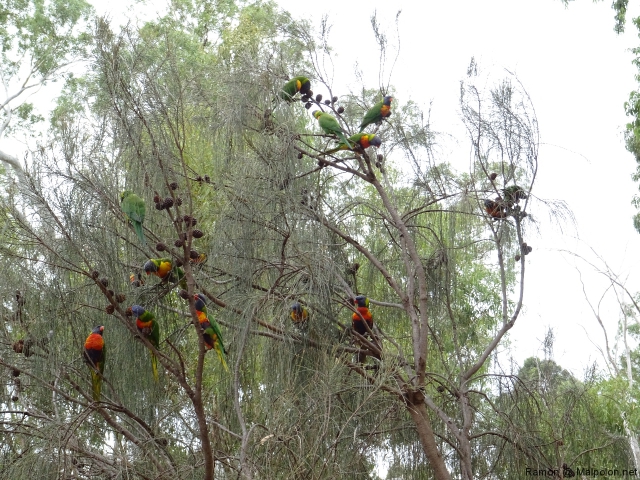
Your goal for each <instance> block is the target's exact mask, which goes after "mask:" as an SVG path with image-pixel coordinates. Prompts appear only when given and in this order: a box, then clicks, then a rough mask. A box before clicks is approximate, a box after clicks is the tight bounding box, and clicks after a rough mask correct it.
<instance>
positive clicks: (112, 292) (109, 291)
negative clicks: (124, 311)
mask: <svg viewBox="0 0 640 480" xmlns="http://www.w3.org/2000/svg"><path fill="white" fill-rule="evenodd" d="M107 293H108V294H109V295H111V296H112V297H113V296H114V295H115V294H116V292H114V291H113V290H107Z"/></svg>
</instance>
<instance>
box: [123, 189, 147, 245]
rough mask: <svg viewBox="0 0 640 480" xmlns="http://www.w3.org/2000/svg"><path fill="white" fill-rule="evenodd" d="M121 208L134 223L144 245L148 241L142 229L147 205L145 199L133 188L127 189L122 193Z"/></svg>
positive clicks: (134, 227)
mask: <svg viewBox="0 0 640 480" xmlns="http://www.w3.org/2000/svg"><path fill="white" fill-rule="evenodd" d="M120 203H121V205H120V206H121V208H122V211H123V212H124V214H125V215H126V216H127V218H128V219H129V221H130V222H131V223H132V224H133V229H134V230H135V231H136V235H138V239H140V243H141V244H142V246H143V247H144V246H145V244H146V242H145V239H144V232H143V231H142V223H143V222H144V213H145V205H144V200H143V199H141V198H140V197H139V196H138V195H136V194H135V193H133V192H132V191H131V190H125V191H124V192H122V193H121V194H120Z"/></svg>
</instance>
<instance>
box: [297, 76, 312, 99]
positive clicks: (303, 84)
mask: <svg viewBox="0 0 640 480" xmlns="http://www.w3.org/2000/svg"><path fill="white" fill-rule="evenodd" d="M298 83H299V84H300V86H299V87H298V91H299V92H300V93H301V94H302V95H307V94H308V93H309V92H310V91H311V82H310V81H309V79H308V78H306V77H302V78H301V79H300V80H298Z"/></svg>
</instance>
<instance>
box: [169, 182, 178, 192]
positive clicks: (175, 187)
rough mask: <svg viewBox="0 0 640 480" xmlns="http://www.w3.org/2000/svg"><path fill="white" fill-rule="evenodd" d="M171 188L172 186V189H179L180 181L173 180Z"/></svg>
mask: <svg viewBox="0 0 640 480" xmlns="http://www.w3.org/2000/svg"><path fill="white" fill-rule="evenodd" d="M169 188H170V189H171V190H177V189H178V182H171V183H170V184H169Z"/></svg>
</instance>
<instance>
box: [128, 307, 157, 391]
mask: <svg viewBox="0 0 640 480" xmlns="http://www.w3.org/2000/svg"><path fill="white" fill-rule="evenodd" d="M131 312H132V313H133V314H134V315H135V316H136V327H137V328H138V332H140V335H142V336H143V337H145V338H146V339H147V340H149V343H151V345H153V346H154V347H156V348H158V346H159V345H160V326H159V325H158V322H157V321H156V317H155V316H154V315H153V313H151V312H149V311H147V310H145V309H144V308H143V307H141V306H140V305H132V306H131ZM150 353H151V370H152V371H153V378H154V380H155V381H156V382H157V381H158V358H157V357H156V354H155V353H153V350H150Z"/></svg>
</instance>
